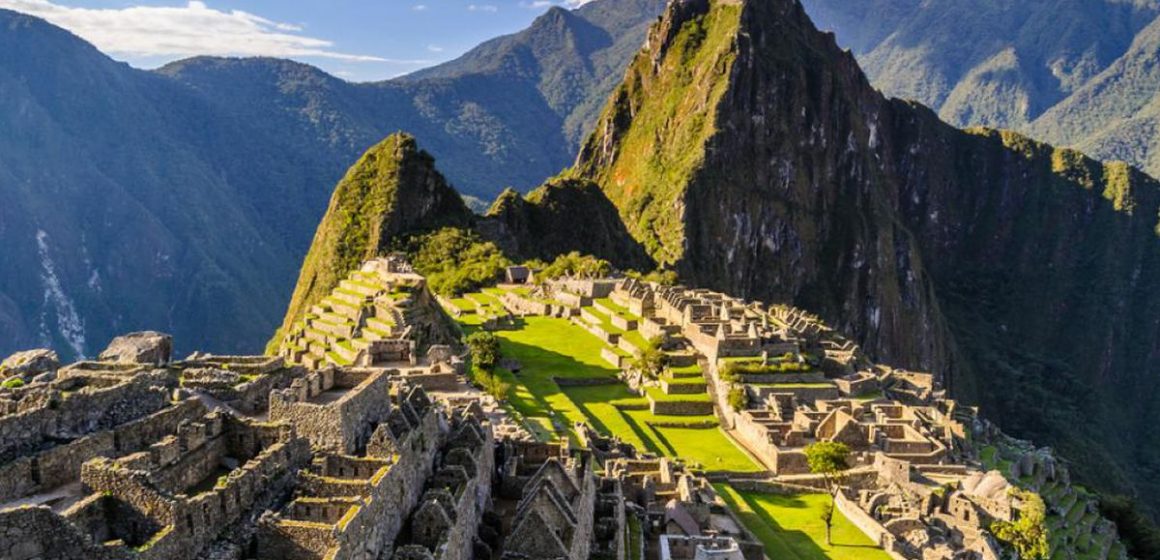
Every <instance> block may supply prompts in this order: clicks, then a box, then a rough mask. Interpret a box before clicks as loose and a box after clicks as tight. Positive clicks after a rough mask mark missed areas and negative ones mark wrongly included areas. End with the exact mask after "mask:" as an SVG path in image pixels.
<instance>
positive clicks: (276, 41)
mask: <svg viewBox="0 0 1160 560" xmlns="http://www.w3.org/2000/svg"><path fill="white" fill-rule="evenodd" d="M0 8H8V9H12V10H16V11H18V12H24V13H27V14H31V15H34V16H37V17H41V18H44V19H46V20H48V21H49V22H51V23H53V24H55V25H58V26H60V27H63V28H65V29H68V30H69V31H72V32H73V33H75V34H77V35H79V36H80V37H81V38H83V39H85V40H86V41H89V42H90V43H92V44H94V45H96V47H97V48H98V49H100V50H102V51H104V52H106V53H110V54H119V55H126V56H139V57H184V56H194V55H214V56H277V57H321V58H331V59H338V60H347V61H354V62H396V63H414V64H419V63H421V62H423V61H402V60H391V59H386V58H381V57H377V56H369V55H361V54H351V53H344V52H340V51H337V50H335V49H334V43H333V42H331V41H328V40H325V39H318V38H314V37H309V36H306V35H302V34H301V32H302V31H303V29H302V27H301V26H298V25H294V24H290V23H283V22H277V21H272V20H269V19H266V18H263V17H261V16H257V15H254V14H251V13H248V12H244V11H241V10H230V11H222V10H215V9H213V8H210V7H209V6H208V5H206V3H205V2H201V1H191V2H189V3H188V4H187V5H185V6H183V7H161V6H131V7H128V8H118V9H113V8H104V9H88V8H75V7H70V6H63V5H60V4H54V3H52V2H51V1H50V0H0Z"/></svg>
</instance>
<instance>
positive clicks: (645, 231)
mask: <svg viewBox="0 0 1160 560" xmlns="http://www.w3.org/2000/svg"><path fill="white" fill-rule="evenodd" d="M740 19H741V7H740V6H737V5H731V4H725V3H714V4H713V6H712V8H711V9H710V10H709V13H707V14H704V15H699V16H695V17H694V20H693V21H690V22H686V23H685V24H683V25H681V26H680V29H679V30H677V31H676V36H675V37H672V38H671V40H666V41H660V40H658V41H654V42H653V43H651V44H652V48H653V49H654V52H650V53H645V54H642V55H641V56H638V57H637V58H636V60H634V61H633V63H632V65H631V66H630V67H629V69H628V75H627V78H626V80H625V82H624V83H623V84H621V86H620V87H619V88H618V89H617V91H616V92H615V93H613V95H612V101H611V102H610V103H609V105H608V107H607V108H606V109H605V112H604V115H603V116H602V117H601V120H600V123H601V125H600V126H602V127H620V126H622V124H623V123H625V122H632V126H631V127H628V128H627V129H624V130H618V131H616V132H617V133H616V134H614V133H612V131H609V130H603V129H597V131H596V132H595V133H594V134H593V135H592V136H590V137H589V140H588V145H587V146H586V147H585V148H584V149H583V150H582V152H581V158H580V162H579V163H578V165H577V168H576V170H575V172H576V173H579V174H580V175H581V176H583V177H586V178H589V179H592V180H594V181H596V182H597V183H599V184H600V186H601V188H602V189H603V190H604V192H605V193H606V194H607V195H608V197H609V198H610V199H611V200H612V202H613V203H614V204H616V206H617V208H619V209H620V213H621V216H622V217H623V218H624V223H625V224H627V226H628V229H629V232H630V233H631V234H632V236H633V237H634V238H635V239H636V240H637V241H639V242H640V243H641V244H643V245H644V247H645V249H646V250H647V251H648V253H649V254H650V255H651V256H652V257H653V259H654V260H656V261H657V262H658V263H659V264H661V265H662V266H663V265H666V264H672V263H675V262H677V261H678V260H679V259H680V257H681V255H682V254H683V247H682V245H683V242H684V239H685V223H684V216H683V214H682V213H681V212H674V211H673V208H675V207H677V206H678V201H679V200H680V199H681V197H682V196H683V194H684V189H685V187H686V186H687V185H688V183H689V179H690V178H691V177H692V176H693V174H694V173H695V172H696V171H697V168H698V167H699V166H700V163H701V162H702V161H703V159H704V146H705V141H706V140H707V139H708V138H709V137H711V136H712V135H713V133H714V132H716V124H717V123H716V111H717V105H718V103H719V102H720V100H721V98H722V97H723V96H724V94H725V91H726V90H727V89H728V84H729V80H726V79H721V76H722V75H727V74H728V73H729V68H730V67H731V66H732V64H733V61H734V60H735V59H736V57H737V50H736V49H735V48H734V45H735V43H734V38H735V35H736V32H737V29H738V27H739V25H740ZM659 49H664V52H655V50H659ZM654 60H659V61H660V68H659V69H658V68H654V66H653V61H654ZM620 133H623V136H621V135H620ZM605 138H617V139H618V143H617V146H616V149H615V151H614V153H615V159H613V160H612V161H605V160H604V159H603V158H604V156H603V154H605V153H607V151H608V150H607V149H602V148H601V147H600V146H599V145H598V144H599V143H600V142H603V141H604V139H605Z"/></svg>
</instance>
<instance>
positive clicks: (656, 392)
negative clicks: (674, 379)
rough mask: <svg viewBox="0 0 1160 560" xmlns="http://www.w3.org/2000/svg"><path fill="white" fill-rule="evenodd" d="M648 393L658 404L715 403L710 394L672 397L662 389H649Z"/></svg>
mask: <svg viewBox="0 0 1160 560" xmlns="http://www.w3.org/2000/svg"><path fill="white" fill-rule="evenodd" d="M647 391H648V396H650V397H652V400H654V401H656V402H696V403H707V402H713V397H710V396H709V393H698V394H693V395H680V394H676V395H670V394H668V393H666V392H664V391H662V390H661V388H660V387H649V388H648V389H647Z"/></svg>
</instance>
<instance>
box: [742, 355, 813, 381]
mask: <svg viewBox="0 0 1160 560" xmlns="http://www.w3.org/2000/svg"><path fill="white" fill-rule="evenodd" d="M811 371H813V368H812V367H811V366H810V365H809V364H806V363H802V362H798V361H796V360H789V361H781V362H775V363H772V364H759V363H745V362H726V363H725V365H723V366H722V367H721V370H720V376H721V379H722V380H724V381H728V382H730V383H737V382H740V381H741V380H742V378H744V377H746V376H748V375H776V374H778V373H809V372H811Z"/></svg>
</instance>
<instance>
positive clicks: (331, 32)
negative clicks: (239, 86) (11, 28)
mask: <svg viewBox="0 0 1160 560" xmlns="http://www.w3.org/2000/svg"><path fill="white" fill-rule="evenodd" d="M586 1H587V0H201V1H189V0H173V1H166V0H0V8H7V9H12V10H16V11H20V12H26V13H30V14H33V15H36V16H40V17H43V18H44V19H47V20H49V21H50V22H52V23H54V24H56V25H59V26H61V27H64V28H66V29H68V30H70V31H72V32H73V33H75V34H77V35H79V36H81V37H83V38H84V39H86V40H88V41H89V42H91V43H93V44H95V45H96V46H97V47H98V48H100V49H101V50H102V51H104V52H105V53H107V54H108V55H109V56H112V57H113V58H116V59H118V60H123V61H126V62H128V63H130V64H132V65H134V66H137V67H141V68H154V67H157V66H160V65H161V64H164V63H166V62H170V61H173V60H178V59H181V58H186V57H189V56H193V55H197V54H210V55H218V56H277V57H282V58H292V59H295V60H300V61H302V62H307V63H309V64H313V65H315V66H319V67H321V68H323V69H324V70H326V71H328V72H330V73H332V74H334V75H336V76H339V77H342V78H345V79H347V80H352V81H371V80H382V79H387V78H391V77H394V76H398V75H400V74H405V73H407V72H412V71H414V70H418V69H419V68H423V67H426V66H431V65H433V64H437V63H439V62H443V61H446V60H450V59H452V58H455V57H457V56H459V55H460V54H463V53H464V52H466V51H467V50H468V49H470V48H471V47H474V46H475V45H477V44H479V43H480V42H482V41H485V40H487V39H490V38H492V37H495V36H498V35H502V34H505V33H512V32H515V31H518V30H520V29H522V28H524V27H526V26H527V25H528V24H529V23H530V22H531V21H532V19H534V18H535V17H536V16H538V15H540V14H541V13H543V12H544V11H545V10H547V9H548V8H549V7H551V6H552V5H561V6H565V7H575V6H577V5H579V4H583V3H584V2H586Z"/></svg>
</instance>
